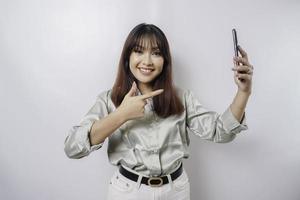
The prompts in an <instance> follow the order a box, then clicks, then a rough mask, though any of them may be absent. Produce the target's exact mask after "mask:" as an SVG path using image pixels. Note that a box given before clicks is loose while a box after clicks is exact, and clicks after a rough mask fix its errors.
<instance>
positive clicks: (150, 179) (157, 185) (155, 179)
mask: <svg viewBox="0 0 300 200" xmlns="http://www.w3.org/2000/svg"><path fill="white" fill-rule="evenodd" d="M157 180H159V181H160V183H158V184H156V183H155V184H153V183H151V181H157ZM162 184H163V179H162V178H160V177H149V179H148V185H150V186H151V187H160V186H162Z"/></svg>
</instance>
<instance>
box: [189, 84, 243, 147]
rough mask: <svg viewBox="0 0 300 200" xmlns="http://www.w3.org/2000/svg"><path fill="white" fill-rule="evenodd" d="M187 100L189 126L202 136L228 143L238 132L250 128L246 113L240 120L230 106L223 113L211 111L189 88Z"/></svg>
mask: <svg viewBox="0 0 300 200" xmlns="http://www.w3.org/2000/svg"><path fill="white" fill-rule="evenodd" d="M185 100H186V113H187V115H186V121H187V127H188V129H189V130H190V131H192V132H193V133H194V134H195V135H197V136H199V137H200V138H203V139H206V140H210V141H213V142H217V143H226V142H230V141H232V140H233V139H234V138H235V137H236V134H238V133H240V132H241V131H243V130H247V129H248V126H247V124H246V115H245V113H244V115H243V117H242V120H241V122H239V121H238V120H237V119H236V118H235V117H234V115H233V114H232V112H231V109H230V107H228V108H227V109H226V110H225V112H224V113H223V114H221V115H220V114H218V113H216V112H214V111H210V110H208V109H206V108H205V107H203V105H202V104H201V103H200V102H199V100H198V99H197V98H196V97H195V95H194V94H193V93H192V92H191V91H190V90H187V92H186V97H185Z"/></svg>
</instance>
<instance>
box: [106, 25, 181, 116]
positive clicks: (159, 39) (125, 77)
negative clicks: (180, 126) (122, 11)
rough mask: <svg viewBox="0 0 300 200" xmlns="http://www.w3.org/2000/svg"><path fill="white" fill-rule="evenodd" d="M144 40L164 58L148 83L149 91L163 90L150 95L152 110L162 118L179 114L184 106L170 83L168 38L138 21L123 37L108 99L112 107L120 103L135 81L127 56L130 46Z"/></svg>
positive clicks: (170, 63) (157, 29) (140, 43)
mask: <svg viewBox="0 0 300 200" xmlns="http://www.w3.org/2000/svg"><path fill="white" fill-rule="evenodd" d="M145 39H149V40H150V42H151V44H152V45H153V44H156V45H157V47H158V48H159V50H160V52H161V55H162V56H163V59H164V65H163V69H162V72H161V73H160V74H159V75H158V76H157V77H156V78H155V79H154V80H153V81H152V82H151V84H152V88H153V90H157V89H164V92H163V93H161V94H160V95H157V96H154V97H153V106H154V108H153V109H154V111H155V113H156V114H157V115H158V116H160V117H162V118H166V117H169V116H170V115H179V114H181V113H182V112H183V111H184V107H183V104H182V102H181V101H180V99H179V98H178V96H177V92H176V89H175V87H174V86H173V79H172V60H171V53H170V48H169V44H168V40H167V38H166V36H165V34H164V33H163V32H162V31H161V30H160V29H159V28H158V27H157V26H155V25H153V24H145V23H142V24H139V25H137V26H136V27H134V28H133V29H132V31H131V32H130V33H129V35H128V36H127V39H126V41H125V44H124V46H123V50H122V54H121V58H120V61H119V69H118V74H117V77H116V80H115V83H114V86H113V89H112V94H111V99H112V101H113V103H114V104H115V106H116V107H118V106H119V105H120V104H121V103H122V101H123V98H124V96H125V95H126V94H127V93H128V92H129V90H130V88H131V86H132V83H133V81H135V82H136V83H138V80H137V79H136V78H135V77H134V75H133V74H132V73H131V71H130V68H129V57H130V54H131V52H132V51H133V50H134V48H136V47H137V46H143V42H145Z"/></svg>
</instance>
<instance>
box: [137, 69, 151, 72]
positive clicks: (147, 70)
mask: <svg viewBox="0 0 300 200" xmlns="http://www.w3.org/2000/svg"><path fill="white" fill-rule="evenodd" d="M140 70H141V71H143V72H151V71H152V70H151V69H143V68H140Z"/></svg>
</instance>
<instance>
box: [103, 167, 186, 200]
mask: <svg viewBox="0 0 300 200" xmlns="http://www.w3.org/2000/svg"><path fill="white" fill-rule="evenodd" d="M168 179H169V183H168V184H164V185H162V186H160V187H151V186H148V185H145V184H141V183H140V182H141V176H140V177H139V179H138V181H137V182H134V181H132V180H130V179H128V178H126V177H125V176H123V175H122V174H120V172H119V170H117V171H116V172H115V173H114V175H113V176H112V178H111V180H110V184H109V187H108V196H107V200H158V199H159V200H190V182H189V178H188V175H187V173H186V171H185V169H184V168H183V173H182V174H181V175H180V176H179V177H178V178H177V179H175V180H174V181H172V180H171V176H170V175H168Z"/></svg>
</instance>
